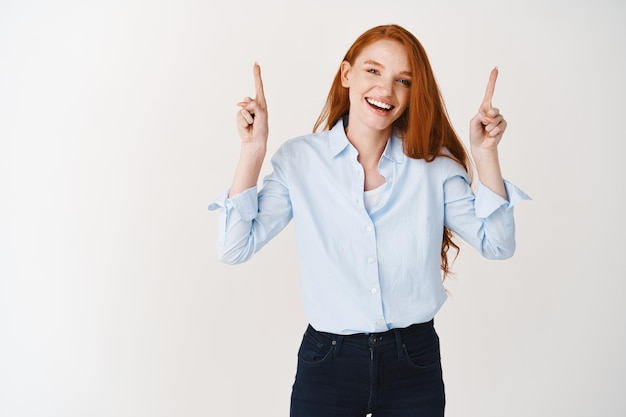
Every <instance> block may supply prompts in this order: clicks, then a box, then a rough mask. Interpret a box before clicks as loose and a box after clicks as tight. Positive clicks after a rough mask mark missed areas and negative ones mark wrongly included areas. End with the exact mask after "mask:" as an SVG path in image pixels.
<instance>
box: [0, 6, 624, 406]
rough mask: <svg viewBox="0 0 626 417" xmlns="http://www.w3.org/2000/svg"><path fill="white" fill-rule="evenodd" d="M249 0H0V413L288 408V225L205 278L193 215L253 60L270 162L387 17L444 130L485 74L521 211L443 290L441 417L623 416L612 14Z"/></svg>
mask: <svg viewBox="0 0 626 417" xmlns="http://www.w3.org/2000/svg"><path fill="white" fill-rule="evenodd" d="M264 3H265V2H261V1H256V2H253V1H243V0H242V1H239V2H224V3H223V4H219V5H216V4H214V3H212V2H202V1H192V0H179V1H174V0H159V1H147V0H146V1H143V2H140V1H119V0H118V1H98V2H95V1H91V2H90V1H78V0H76V1H71V0H59V1H56V2H45V1H19V0H15V1H9V0H3V1H1V2H0V415H2V416H7V417H17V416H20V417H21V416H55V417H56V416H59V417H60V416H63V417H73V416H80V417H83V416H116V417H122V416H129V417H130V416H133V417H135V416H151V417H160V416H189V417H191V416H206V415H218V416H243V415H255V414H256V415H263V416H266V415H267V416H269V415H275V416H279V415H287V414H288V403H289V395H290V389H291V384H292V382H293V375H294V372H295V364H296V356H295V355H296V350H297V347H298V344H299V341H300V337H301V333H302V331H303V330H304V326H305V324H306V321H305V319H304V317H303V316H302V313H301V310H300V300H299V292H298V291H299V290H298V282H297V281H298V278H297V275H298V264H297V260H296V259H295V250H294V247H293V243H294V239H293V231H292V228H291V227H290V228H288V229H287V230H286V231H285V232H284V233H283V234H282V235H280V236H279V237H278V238H277V239H276V240H275V241H274V242H272V243H271V244H270V245H269V246H267V247H266V248H265V249H264V250H263V251H262V252H261V253H259V254H258V255H257V257H256V258H254V259H253V260H252V261H250V262H249V263H248V264H245V265H241V266H236V267H231V266H225V265H221V264H220V263H219V262H218V261H217V259H216V256H215V244H214V243H215V235H216V230H215V227H216V221H217V216H216V215H215V213H210V212H208V211H207V209H206V207H207V205H208V203H209V202H210V200H211V199H212V198H213V197H215V196H217V194H219V193H220V192H221V191H222V190H223V189H224V188H225V187H226V186H227V185H228V183H229V182H230V179H231V175H232V171H233V168H234V164H235V161H236V158H237V152H238V138H237V135H236V130H235V127H234V114H235V112H236V106H235V103H236V102H237V101H239V100H240V99H241V98H243V97H244V96H246V95H249V94H253V82H252V76H251V67H252V64H253V62H254V61H255V60H258V61H259V62H260V63H261V65H262V67H263V74H264V80H265V87H266V92H267V98H268V102H269V106H270V112H271V113H270V123H271V138H270V140H271V145H270V146H271V150H274V149H275V148H276V147H277V146H278V145H279V144H280V143H281V142H282V141H284V140H285V139H287V138H290V137H293V136H296V135H300V134H302V133H306V132H308V131H310V129H311V127H312V124H313V122H314V120H315V118H316V117H317V114H318V112H319V110H320V109H321V105H322V103H323V101H324V99H325V95H326V93H327V91H328V88H329V86H330V80H331V78H332V76H333V74H334V72H335V70H336V68H337V66H338V65H339V60H340V59H341V57H342V56H343V53H344V52H345V50H346V49H347V48H348V46H349V45H350V44H351V42H352V41H353V40H354V39H355V38H356V36H358V35H359V34H360V33H362V32H363V31H364V30H366V29H368V28H369V27H371V26H374V25H378V24H383V23H392V22H393V23H399V24H401V25H403V26H405V27H407V28H408V29H410V30H411V31H413V32H414V33H415V34H416V36H417V37H418V38H419V39H420V40H421V41H422V43H423V44H424V46H425V48H426V50H427V51H428V52H429V56H430V58H431V61H432V64H433V66H434V69H435V72H436V75H437V77H438V80H439V82H440V86H441V88H442V90H443V94H444V97H445V99H446V103H447V105H448V109H449V112H450V116H451V118H452V120H453V123H454V124H455V126H456V127H457V130H458V131H459V132H460V133H461V134H462V135H463V136H464V137H465V134H466V130H467V122H468V120H469V118H470V117H471V116H472V115H473V113H474V112H475V110H476V109H477V106H478V104H479V103H480V100H481V98H482V95H483V93H484V87H485V84H486V81H487V77H488V74H489V70H490V69H491V68H492V67H493V66H494V65H498V66H499V68H500V78H499V80H498V85H497V89H496V95H495V98H494V104H495V105H497V106H499V107H500V108H501V109H502V112H503V113H504V114H505V116H506V117H507V119H508V121H509V129H508V131H507V133H506V135H505V138H504V141H503V143H502V145H501V162H502V165H503V170H504V173H505V176H506V177H507V178H508V179H510V180H512V181H513V182H515V183H516V184H517V185H519V186H520V187H522V188H523V189H524V190H525V191H527V192H528V193H529V194H531V195H532V197H533V199H534V200H533V201H532V202H527V203H525V204H522V205H520V206H519V208H518V209H517V212H516V213H517V224H518V252H517V254H516V256H515V257H514V258H513V259H511V260H509V261H504V262H490V261H486V260H482V259H480V258H479V257H478V256H477V255H476V254H475V253H474V252H473V250H472V249H468V248H464V251H463V252H462V254H461V256H460V258H459V260H458V261H457V262H456V264H455V271H456V273H457V275H456V278H452V279H450V280H449V281H448V284H447V285H448V288H449V290H450V292H451V295H452V296H451V298H450V299H449V301H448V302H447V304H446V305H445V306H444V308H443V310H442V311H441V313H440V314H439V316H438V318H437V328H438V330H439V333H440V335H441V338H442V344H443V347H442V349H443V352H442V355H443V363H444V372H445V379H446V386H447V393H448V408H447V411H448V412H447V415H448V416H463V417H473V416H476V417H489V416H498V417H499V416H503V415H506V416H509V417H516V416H519V417H527V416H555V415H558V416H561V415H562V416H599V415H601V416H623V415H625V414H626V400H625V398H624V396H623V375H624V374H626V360H624V356H623V352H626V338H625V332H626V319H625V317H626V308H625V307H624V305H625V304H626V303H625V297H626V279H625V278H626V273H625V271H624V269H623V265H624V262H623V258H621V256H623V255H622V253H623V248H624V243H623V240H622V239H623V236H624V233H625V232H626V230H625V223H624V219H623V217H622V207H623V202H624V189H625V187H624V185H623V175H624V169H623V168H622V165H620V164H622V163H623V162H622V160H623V157H622V155H623V152H624V139H625V135H624V131H623V128H622V126H621V125H622V124H623V119H624V110H626V109H625V108H624V96H625V94H626V86H625V84H626V83H625V81H624V74H625V73H626V62H625V61H626V58H625V55H624V47H623V45H624V43H623V42H624V41H623V39H624V38H625V35H626V29H625V26H624V20H625V18H626V6H625V4H624V3H623V2H618V1H610V0H599V1H596V2H593V3H590V2H582V1H564V0H563V1H556V0H532V1H524V2H511V3H504V2H502V1H500V2H497V1H490V0H476V1H473V2H466V1H462V0H459V1H439V2H434V1H428V2H426V1H424V2H420V1H393V2H382V1H375V2H374V1H366V0H359V1H327V0H317V1H315V2H302V4H297V3H296V2H287V1H279V0H276V2H275V3H273V4H272V5H271V6H270V5H264ZM618 158H619V159H618ZM266 172H267V166H266V167H265V169H264V173H266ZM250 343H251V344H252V346H250V345H249V344H250Z"/></svg>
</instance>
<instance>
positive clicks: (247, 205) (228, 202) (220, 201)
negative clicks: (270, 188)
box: [209, 186, 259, 221]
mask: <svg viewBox="0 0 626 417" xmlns="http://www.w3.org/2000/svg"><path fill="white" fill-rule="evenodd" d="M229 192H230V189H228V190H226V191H224V192H223V193H222V194H220V195H219V197H217V198H216V199H215V200H213V202H211V204H209V210H218V209H226V210H230V209H234V210H235V211H236V212H237V213H238V214H239V216H240V217H241V219H242V220H245V221H250V220H253V219H254V218H256V216H257V213H258V212H259V199H258V196H257V187H256V186H254V187H251V188H248V189H247V190H245V191H243V192H241V193H239V194H237V195H236V196H233V197H231V198H228V193H229Z"/></svg>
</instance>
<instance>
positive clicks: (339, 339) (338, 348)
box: [333, 335, 343, 357]
mask: <svg viewBox="0 0 626 417" xmlns="http://www.w3.org/2000/svg"><path fill="white" fill-rule="evenodd" d="M342 343H343V336H342V335H337V337H336V338H335V339H333V345H334V346H335V353H334V356H335V357H338V356H339V352H341V345H342Z"/></svg>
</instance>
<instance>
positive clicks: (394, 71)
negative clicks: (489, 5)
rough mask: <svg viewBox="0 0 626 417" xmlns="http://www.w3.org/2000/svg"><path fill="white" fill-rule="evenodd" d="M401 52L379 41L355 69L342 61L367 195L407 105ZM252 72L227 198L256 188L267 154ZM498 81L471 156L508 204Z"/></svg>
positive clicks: (263, 111) (476, 128)
mask: <svg viewBox="0 0 626 417" xmlns="http://www.w3.org/2000/svg"><path fill="white" fill-rule="evenodd" d="M393 44H395V46H394V45H393ZM398 47H400V48H402V49H400V53H397V52H398V49H397V48H398ZM381 51H388V53H382V52H381ZM403 51H404V49H403V47H402V45H401V44H399V43H396V42H394V41H388V40H381V41H376V42H374V43H373V44H371V45H370V46H368V47H366V48H364V49H363V52H362V53H361V54H360V55H359V56H358V57H357V59H356V60H355V63H354V65H351V64H350V63H347V62H344V63H342V66H341V74H342V84H343V86H344V87H347V88H350V123H349V126H348V129H347V131H346V136H347V137H348V139H349V140H350V142H351V143H352V145H353V146H354V147H355V148H356V149H357V151H358V153H359V162H360V163H361V165H362V166H363V171H364V174H365V183H364V190H369V189H373V188H376V187H378V186H380V185H382V184H383V183H384V181H385V179H384V177H383V176H382V175H381V174H380V173H379V172H378V162H379V160H380V157H381V156H382V153H383V151H384V149H385V145H386V143H387V140H388V138H389V135H390V133H391V129H392V123H393V121H395V119H397V117H399V116H400V115H401V114H402V112H403V111H404V108H406V105H407V103H408V91H409V89H408V88H406V85H404V84H405V81H406V80H408V81H409V82H410V73H409V74H407V72H408V71H407V68H408V64H407V63H408V59H407V57H406V53H403ZM372 57H373V58H375V59H372ZM253 73H254V83H255V97H254V98H250V97H246V98H244V100H242V101H241V102H239V103H237V105H238V106H239V107H240V110H239V111H238V112H237V116H236V120H237V129H238V131H239V136H240V138H241V153H240V157H239V162H238V164H237V168H236V170H235V175H234V177H233V181H232V184H231V187H230V193H229V197H232V196H234V195H237V194H239V193H241V192H243V191H245V190H247V189H248V188H251V187H253V186H256V185H257V182H258V179H259V174H260V171H261V166H262V164H263V160H264V158H265V154H266V151H267V137H268V133H269V128H268V117H267V103H266V101H265V94H264V91H263V81H262V78H261V68H260V67H259V65H258V64H257V63H255V64H254V67H253ZM370 75H372V76H371V77H370ZM497 76H498V69H497V68H494V69H493V70H492V71H491V74H490V77H489V81H488V83H487V89H486V91H485V96H484V98H483V101H482V103H481V105H480V107H479V109H478V112H477V114H476V115H475V116H474V117H473V118H472V119H471V121H470V132H469V133H470V151H471V154H472V157H473V159H474V163H475V165H476V170H477V172H478V177H479V179H480V182H481V183H482V184H483V185H485V186H486V187H488V188H489V189H491V190H492V191H494V192H495V193H496V194H498V195H500V196H501V197H503V198H504V199H508V197H507V195H506V190H505V188H504V180H503V178H502V173H501V170H500V163H499V159H498V144H499V143H500V140H501V139H502V135H503V134H504V131H505V130H506V126H507V123H506V120H504V118H503V117H502V115H501V114H500V112H499V110H498V109H497V108H495V107H493V106H492V104H491V102H492V98H493V94H494V91H495V84H496V79H497ZM353 91H354V94H353ZM353 95H354V97H353ZM371 100H376V102H377V103H378V104H381V103H382V104H384V105H386V106H392V108H391V110H388V111H386V112H383V111H380V110H376V108H375V107H373V106H370V104H368V103H366V101H371ZM368 106H369V107H368Z"/></svg>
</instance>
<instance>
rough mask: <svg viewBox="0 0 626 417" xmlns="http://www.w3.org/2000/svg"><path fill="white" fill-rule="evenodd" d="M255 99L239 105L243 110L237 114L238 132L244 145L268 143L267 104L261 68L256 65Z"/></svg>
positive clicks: (249, 99)
mask: <svg viewBox="0 0 626 417" xmlns="http://www.w3.org/2000/svg"><path fill="white" fill-rule="evenodd" d="M253 72H254V86H255V90H256V92H255V94H256V96H255V98H250V97H246V98H244V99H243V101H240V102H239V103H237V105H238V106H239V107H241V110H239V111H238V112H237V130H238V131H239V136H240V137H241V141H242V143H253V142H256V143H263V144H265V143H266V142H267V136H268V133H269V128H268V123H267V103H266V102H265V93H264V92H263V80H262V79H261V67H260V66H259V64H257V63H255V64H254V67H253Z"/></svg>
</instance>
